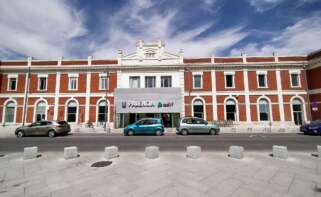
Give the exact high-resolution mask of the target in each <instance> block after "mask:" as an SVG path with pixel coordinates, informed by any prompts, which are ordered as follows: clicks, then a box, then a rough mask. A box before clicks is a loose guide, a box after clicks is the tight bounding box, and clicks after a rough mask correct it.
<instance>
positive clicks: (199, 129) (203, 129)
mask: <svg viewBox="0 0 321 197" xmlns="http://www.w3.org/2000/svg"><path fill="white" fill-rule="evenodd" d="M195 122H196V123H195V126H194V127H195V132H196V133H208V129H207V126H206V121H205V120H203V119H201V118H196V119H195Z"/></svg>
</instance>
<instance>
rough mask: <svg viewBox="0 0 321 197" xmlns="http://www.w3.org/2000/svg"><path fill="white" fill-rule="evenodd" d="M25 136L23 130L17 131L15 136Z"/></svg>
mask: <svg viewBox="0 0 321 197" xmlns="http://www.w3.org/2000/svg"><path fill="white" fill-rule="evenodd" d="M24 136H25V133H24V132H23V131H18V132H17V137H19V138H21V137H24Z"/></svg>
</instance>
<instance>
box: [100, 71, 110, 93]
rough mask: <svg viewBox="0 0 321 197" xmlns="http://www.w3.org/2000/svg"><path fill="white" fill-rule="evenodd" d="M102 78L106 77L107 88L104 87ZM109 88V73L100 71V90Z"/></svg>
mask: <svg viewBox="0 0 321 197" xmlns="http://www.w3.org/2000/svg"><path fill="white" fill-rule="evenodd" d="M102 78H106V88H103V87H102V86H103V84H102V81H103V80H102ZM108 89H109V80H108V77H107V73H100V74H99V90H108Z"/></svg>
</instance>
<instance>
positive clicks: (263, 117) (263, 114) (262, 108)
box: [259, 99, 270, 121]
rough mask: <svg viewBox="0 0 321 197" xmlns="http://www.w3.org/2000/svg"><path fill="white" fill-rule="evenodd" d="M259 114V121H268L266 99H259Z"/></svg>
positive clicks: (268, 108)
mask: <svg viewBox="0 0 321 197" xmlns="http://www.w3.org/2000/svg"><path fill="white" fill-rule="evenodd" d="M259 113H260V121H269V120H270V105H269V101H267V100H266V99H261V100H260V101H259Z"/></svg>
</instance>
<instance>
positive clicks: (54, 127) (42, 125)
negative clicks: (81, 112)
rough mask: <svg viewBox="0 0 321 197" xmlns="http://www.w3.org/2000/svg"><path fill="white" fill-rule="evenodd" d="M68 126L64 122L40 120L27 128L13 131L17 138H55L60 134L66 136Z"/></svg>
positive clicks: (68, 130) (23, 127) (68, 129)
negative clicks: (44, 136) (43, 136)
mask: <svg viewBox="0 0 321 197" xmlns="http://www.w3.org/2000/svg"><path fill="white" fill-rule="evenodd" d="M69 132H70V125H69V124H68V123H67V122H66V121H48V120H42V121H37V122H34V123H32V124H30V125H27V126H21V127H18V128H17V129H16V131H15V134H16V136H17V137H24V136H31V135H46V136H49V137H55V136H56V135H60V134H68V133H69Z"/></svg>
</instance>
